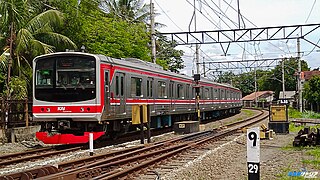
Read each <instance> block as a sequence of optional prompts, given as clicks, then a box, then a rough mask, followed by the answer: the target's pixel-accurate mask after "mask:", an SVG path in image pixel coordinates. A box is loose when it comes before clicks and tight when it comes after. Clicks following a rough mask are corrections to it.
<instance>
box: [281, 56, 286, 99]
mask: <svg viewBox="0 0 320 180" xmlns="http://www.w3.org/2000/svg"><path fill="white" fill-rule="evenodd" d="M284 60H285V59H283V60H282V93H283V94H282V95H283V100H284V99H285V95H284V94H285V91H286V90H285V81H284Z"/></svg>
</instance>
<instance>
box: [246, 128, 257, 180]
mask: <svg viewBox="0 0 320 180" xmlns="http://www.w3.org/2000/svg"><path fill="white" fill-rule="evenodd" d="M247 165H248V166H247V168H248V180H259V179H260V128H259V127H255V128H251V129H248V130H247Z"/></svg>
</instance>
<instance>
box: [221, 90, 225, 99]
mask: <svg viewBox="0 0 320 180" xmlns="http://www.w3.org/2000/svg"><path fill="white" fill-rule="evenodd" d="M220 96H221V97H220V98H221V99H224V97H225V93H224V90H223V89H221V90H220Z"/></svg>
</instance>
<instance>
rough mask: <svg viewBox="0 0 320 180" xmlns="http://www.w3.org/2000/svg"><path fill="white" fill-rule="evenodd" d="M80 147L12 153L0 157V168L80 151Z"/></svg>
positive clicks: (46, 148)
mask: <svg viewBox="0 0 320 180" xmlns="http://www.w3.org/2000/svg"><path fill="white" fill-rule="evenodd" d="M81 148H82V147H72V148H70V147H69V146H63V147H62V146H59V147H45V148H39V149H34V150H30V151H25V152H20V153H13V154H7V155H2V156H0V167H3V166H5V165H9V164H15V163H20V162H24V161H31V160H35V159H40V158H45V157H49V156H54V155H58V154H63V153H67V152H71V151H77V150H80V149H81Z"/></svg>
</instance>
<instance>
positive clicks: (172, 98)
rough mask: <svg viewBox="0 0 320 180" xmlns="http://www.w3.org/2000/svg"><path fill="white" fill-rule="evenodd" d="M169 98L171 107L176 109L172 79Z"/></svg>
mask: <svg viewBox="0 0 320 180" xmlns="http://www.w3.org/2000/svg"><path fill="white" fill-rule="evenodd" d="M169 98H170V102H171V103H170V104H171V105H170V106H171V107H170V109H171V110H174V109H175V103H176V102H175V98H174V82H173V81H170V83H169Z"/></svg>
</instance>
